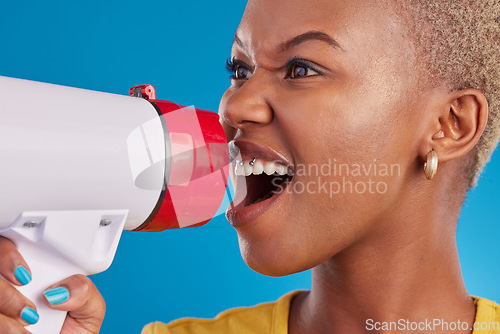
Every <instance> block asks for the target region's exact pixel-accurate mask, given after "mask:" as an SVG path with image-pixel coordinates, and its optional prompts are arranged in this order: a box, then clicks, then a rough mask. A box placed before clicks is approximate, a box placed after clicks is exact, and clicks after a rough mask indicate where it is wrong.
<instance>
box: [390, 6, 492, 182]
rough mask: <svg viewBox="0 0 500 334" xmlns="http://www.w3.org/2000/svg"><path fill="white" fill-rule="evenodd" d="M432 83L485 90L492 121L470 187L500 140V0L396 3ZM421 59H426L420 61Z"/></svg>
mask: <svg viewBox="0 0 500 334" xmlns="http://www.w3.org/2000/svg"><path fill="white" fill-rule="evenodd" d="M395 3H396V6H397V7H399V8H400V9H403V10H401V11H398V12H399V13H400V15H401V16H402V17H403V19H404V21H405V23H407V24H408V27H409V29H410V31H409V34H410V36H411V38H412V39H413V41H414V43H415V47H416V49H417V50H418V57H419V62H420V63H422V64H424V65H425V70H426V73H425V74H424V75H427V76H429V79H430V80H432V82H434V83H443V82H445V83H446V84H448V85H449V88H450V90H459V89H466V88H475V89H478V90H480V91H482V92H483V94H484V95H485V97H486V99H487V101H488V105H489V118H488V123H487V125H486V129H485V130H484V133H483V135H482V136H481V138H480V140H479V142H478V143H477V145H476V147H475V148H474V150H473V152H472V159H471V160H472V161H470V164H469V165H470V166H468V167H469V168H467V172H466V175H465V177H466V179H467V182H469V184H468V187H469V188H472V187H474V186H475V185H476V182H477V179H478V177H479V175H480V173H481V171H482V169H483V167H484V166H485V165H486V163H487V162H488V161H489V159H490V156H491V154H492V153H493V151H494V150H495V147H496V146H497V143H498V140H499V137H500V0H395ZM420 60H421V61H420Z"/></svg>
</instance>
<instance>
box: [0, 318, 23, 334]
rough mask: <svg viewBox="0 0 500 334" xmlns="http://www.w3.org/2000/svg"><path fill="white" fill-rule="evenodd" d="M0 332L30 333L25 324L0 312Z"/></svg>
mask: <svg viewBox="0 0 500 334" xmlns="http://www.w3.org/2000/svg"><path fill="white" fill-rule="evenodd" d="M0 333H2V334H29V333H30V332H29V331H28V330H27V329H26V328H24V326H23V325H22V324H21V323H19V321H16V320H14V319H12V318H9V317H8V316H6V315H4V314H0Z"/></svg>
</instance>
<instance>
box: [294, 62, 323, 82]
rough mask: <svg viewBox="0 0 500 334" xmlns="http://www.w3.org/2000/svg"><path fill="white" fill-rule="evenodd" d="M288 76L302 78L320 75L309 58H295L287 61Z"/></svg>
mask: <svg viewBox="0 0 500 334" xmlns="http://www.w3.org/2000/svg"><path fill="white" fill-rule="evenodd" d="M287 68H288V71H287V74H286V77H287V78H290V79H300V78H305V77H312V76H317V75H320V73H319V72H318V71H317V70H316V69H315V68H314V66H313V65H312V64H311V63H310V62H309V61H307V60H304V59H300V58H293V59H292V60H290V61H288V63H287Z"/></svg>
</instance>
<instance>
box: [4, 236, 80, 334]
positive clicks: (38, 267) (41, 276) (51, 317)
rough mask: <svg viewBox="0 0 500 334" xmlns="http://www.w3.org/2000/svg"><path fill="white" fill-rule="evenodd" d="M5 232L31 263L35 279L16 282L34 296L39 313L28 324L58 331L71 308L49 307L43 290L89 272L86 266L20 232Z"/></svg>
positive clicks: (40, 331)
mask: <svg viewBox="0 0 500 334" xmlns="http://www.w3.org/2000/svg"><path fill="white" fill-rule="evenodd" d="M3 236H5V237H6V238H8V239H10V240H11V241H12V242H14V244H15V245H16V247H17V249H18V251H19V252H20V253H21V255H22V256H23V258H24V259H25V261H26V262H27V263H28V266H29V267H30V270H31V274H32V277H33V280H32V281H31V282H30V283H28V284H27V285H25V286H21V287H19V286H15V287H16V289H17V290H19V291H20V292H21V293H22V294H23V295H24V296H26V297H27V298H28V299H29V300H31V301H32V302H33V303H34V304H35V306H36V311H37V312H38V315H39V316H40V318H39V320H38V322H37V323H36V324H34V325H31V326H28V327H26V329H27V330H29V331H30V332H31V333H33V334H57V333H60V332H61V328H62V326H63V324H64V320H65V319H66V314H67V312H63V311H57V310H53V309H51V308H49V307H48V306H47V304H46V303H45V301H44V300H43V299H44V297H43V292H44V291H45V290H46V289H47V287H49V286H50V285H52V284H54V283H56V282H58V281H60V280H62V279H64V278H66V277H68V276H71V275H75V274H85V273H84V272H83V270H82V269H80V268H77V267H76V266H75V265H74V264H72V263H70V262H69V261H66V260H65V259H64V258H61V256H60V255H57V254H55V253H54V252H53V251H51V249H50V248H48V247H43V244H42V245H40V244H37V243H35V242H33V241H30V240H28V239H26V238H24V237H22V236H20V235H19V234H17V233H12V231H7V232H5V233H3Z"/></svg>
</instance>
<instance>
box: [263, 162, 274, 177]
mask: <svg viewBox="0 0 500 334" xmlns="http://www.w3.org/2000/svg"><path fill="white" fill-rule="evenodd" d="M274 172H276V165H275V163H274V162H272V161H266V163H265V164H264V173H266V174H267V175H272V174H274Z"/></svg>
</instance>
